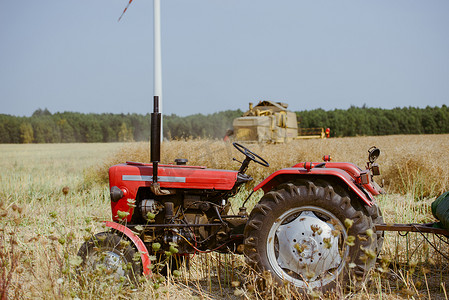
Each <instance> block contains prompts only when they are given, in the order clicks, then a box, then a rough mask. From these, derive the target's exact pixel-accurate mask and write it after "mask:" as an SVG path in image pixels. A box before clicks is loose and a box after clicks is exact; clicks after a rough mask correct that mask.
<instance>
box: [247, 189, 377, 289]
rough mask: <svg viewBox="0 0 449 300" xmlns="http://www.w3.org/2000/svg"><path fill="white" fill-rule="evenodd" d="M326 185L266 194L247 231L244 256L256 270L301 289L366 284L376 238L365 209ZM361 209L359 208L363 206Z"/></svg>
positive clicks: (257, 207)
mask: <svg viewBox="0 0 449 300" xmlns="http://www.w3.org/2000/svg"><path fill="white" fill-rule="evenodd" d="M336 190H338V191H339V192H340V193H343V192H342V191H343V189H340V188H337V187H336V188H335V189H334V188H333V187H332V186H331V185H330V184H328V183H326V182H320V183H319V185H318V183H317V185H315V184H314V183H312V182H310V181H304V182H300V183H296V184H293V183H286V184H281V185H280V186H278V187H277V188H275V189H274V190H272V191H270V192H268V193H266V194H265V195H264V196H263V197H262V199H261V200H260V202H259V203H258V204H257V205H256V206H255V207H254V209H253V210H252V212H251V214H250V216H249V220H248V223H247V225H246V227H245V232H244V235H245V242H244V243H245V255H246V257H247V260H248V262H249V264H250V266H252V267H253V268H254V269H255V270H257V271H269V272H270V273H271V275H272V277H273V278H274V279H275V281H276V282H277V283H279V284H283V283H284V282H289V283H291V284H293V285H294V286H296V287H298V288H300V289H310V288H312V289H321V290H322V291H323V292H325V291H328V290H331V289H333V288H334V287H335V286H336V285H337V284H338V283H342V284H344V283H347V282H348V281H349V280H352V279H355V280H357V281H359V280H363V278H364V277H365V276H364V274H365V273H366V272H367V271H368V270H369V269H370V268H372V267H373V265H374V263H375V258H376V253H375V251H376V245H377V244H376V243H377V241H376V240H377V237H376V234H374V232H373V229H374V227H373V223H372V220H371V218H370V217H369V216H367V212H366V210H364V208H363V206H361V205H354V206H357V208H356V207H354V206H353V205H351V199H350V198H349V197H348V196H347V195H340V194H338V193H337V192H335V191H336ZM359 206H360V207H359Z"/></svg>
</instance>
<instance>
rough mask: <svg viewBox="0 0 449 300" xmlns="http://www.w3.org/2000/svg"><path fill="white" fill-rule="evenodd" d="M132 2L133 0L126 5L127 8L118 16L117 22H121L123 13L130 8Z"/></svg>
mask: <svg viewBox="0 0 449 300" xmlns="http://www.w3.org/2000/svg"><path fill="white" fill-rule="evenodd" d="M131 2H133V0H129V3H128V5H126V7H125V10H124V11H123V12H122V15H121V16H120V18H118V21H117V22H120V20H121V19H122V17H123V15H124V14H125V12H126V10H127V9H128V7H129V5H130V4H131Z"/></svg>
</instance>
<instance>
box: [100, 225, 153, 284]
mask: <svg viewBox="0 0 449 300" xmlns="http://www.w3.org/2000/svg"><path fill="white" fill-rule="evenodd" d="M104 224H105V225H106V226H107V227H109V228H113V229H115V230H118V231H120V232H122V233H123V234H125V235H126V236H127V237H128V238H129V239H130V240H131V241H132V242H133V243H134V245H135V246H136V248H137V250H138V251H139V252H140V257H141V258H142V267H143V274H145V275H151V269H150V267H151V260H150V256H149V254H148V250H147V247H146V246H145V244H144V243H143V242H142V240H141V239H140V238H139V237H138V236H137V235H135V234H134V233H133V232H132V231H131V229H129V228H128V227H126V226H123V225H121V224H118V223H115V222H110V221H105V222H104Z"/></svg>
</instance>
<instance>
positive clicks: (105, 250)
mask: <svg viewBox="0 0 449 300" xmlns="http://www.w3.org/2000/svg"><path fill="white" fill-rule="evenodd" d="M138 253H139V252H137V250H136V249H135V248H134V247H133V245H132V243H131V242H130V241H129V240H128V239H126V238H125V237H123V236H121V235H119V234H117V233H114V232H101V233H98V234H96V235H95V236H93V237H92V238H91V239H90V240H88V241H87V242H85V243H84V244H83V245H82V246H81V248H80V250H79V251H78V256H80V257H81V258H82V260H83V262H82V264H81V267H82V269H83V273H82V274H85V275H87V277H88V278H87V280H89V281H90V280H92V279H94V278H95V279H100V278H111V279H113V280H114V281H115V282H117V283H120V282H135V281H136V279H137V277H138V276H139V275H141V274H142V266H141V263H140V255H139V254H138Z"/></svg>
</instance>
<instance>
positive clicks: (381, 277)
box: [0, 135, 449, 299]
mask: <svg viewBox="0 0 449 300" xmlns="http://www.w3.org/2000/svg"><path fill="white" fill-rule="evenodd" d="M448 137H449V136H448V135H428V136H391V137H358V138H341V139H329V140H307V141H298V142H294V143H290V144H286V145H257V144H256V145H249V148H250V149H251V150H253V151H254V152H256V153H258V154H260V155H261V156H262V157H264V158H266V159H267V160H268V161H269V162H270V164H271V165H270V168H269V169H267V168H263V167H261V166H258V165H256V164H251V165H250V168H249V170H248V173H249V174H251V175H252V176H253V177H254V178H255V180H254V181H255V182H260V180H262V179H263V178H264V177H266V176H267V175H268V174H269V173H271V172H273V171H275V170H277V169H279V168H283V167H289V166H291V165H293V164H295V163H297V162H301V161H321V157H322V155H324V154H330V155H332V156H333V159H334V161H351V162H354V163H356V164H358V165H360V166H362V167H363V166H364V164H365V162H366V159H367V154H368V153H367V149H368V148H369V147H371V146H373V145H376V146H377V147H379V148H380V149H381V150H382V154H381V157H380V159H379V164H380V166H381V170H382V173H383V175H382V178H383V179H384V180H385V184H386V188H387V190H388V191H389V192H391V193H392V194H389V195H385V196H382V197H380V198H379V203H380V206H381V208H382V210H383V213H384V217H385V220H386V221H387V222H396V223H408V222H429V221H434V218H433V217H432V215H431V213H430V208H429V205H430V203H431V201H432V200H433V199H434V197H435V196H436V195H438V194H439V193H440V192H442V191H444V190H449V186H448V184H449V180H448V172H447V171H446V169H445V168H444V167H443V163H441V162H444V161H446V160H447V159H448V156H449V153H448V151H447V150H446V149H445V145H444V142H445V141H447V140H448ZM0 150H1V153H2V156H1V158H0V167H1V168H2V172H1V173H0V183H1V185H0V186H1V190H0V202H1V203H2V204H1V205H0V235H1V237H2V239H1V244H0V258H1V260H2V261H1V263H2V266H5V267H3V268H2V272H3V273H0V280H3V279H1V278H8V276H7V275H9V274H11V277H10V280H9V281H8V282H9V285H8V295H9V298H11V299H12V298H17V299H25V298H26V299H28V298H39V299H42V298H56V299H59V298H64V299H65V298H80V299H98V298H103V299H111V298H114V299H141V298H157V297H159V298H163V299H195V297H196V298H197V299H219V298H225V299H229V298H231V299H233V298H235V299H263V298H271V297H274V295H277V297H279V298H288V297H290V298H294V295H296V294H295V292H294V291H292V290H288V289H280V290H279V289H275V288H274V287H273V286H271V287H270V288H269V289H267V290H263V289H259V288H258V287H257V284H256V282H255V277H252V276H246V275H247V272H246V269H245V268H246V267H245V264H244V260H243V257H241V256H237V255H230V254H220V255H219V254H207V255H205V254H202V255H196V256H195V257H194V258H193V259H192V267H191V269H190V271H187V270H186V269H182V270H183V272H182V276H181V278H180V279H176V280H175V279H174V278H173V277H171V276H169V277H168V278H167V279H165V281H163V282H160V283H158V284H159V288H158V289H156V288H155V286H156V287H157V285H156V283H157V282H153V281H150V280H146V281H144V282H143V283H142V284H141V286H140V287H139V288H138V289H135V290H133V289H131V287H121V288H119V289H117V288H114V287H113V286H108V285H101V283H100V282H91V283H90V284H88V285H81V284H80V281H79V280H77V276H78V274H77V273H76V272H75V269H76V266H77V264H78V262H77V259H76V253H77V250H78V248H79V246H80V245H81V244H82V242H83V241H84V239H85V238H89V237H90V236H91V235H92V234H94V233H97V232H100V231H102V230H104V229H102V228H101V226H100V225H99V223H98V222H97V220H103V219H110V206H109V195H108V189H107V186H105V185H104V184H100V185H98V184H94V183H95V182H104V180H105V178H106V176H107V173H106V171H107V167H109V166H110V165H111V164H115V163H121V162H124V161H126V160H135V161H143V162H145V161H148V160H149V158H148V157H149V153H148V152H149V149H148V144H147V143H131V144H125V145H122V144H96V145H94V144H68V145H0ZM232 157H236V158H237V159H241V158H242V155H241V154H239V153H238V152H237V151H235V149H234V148H233V147H232V146H231V145H230V144H228V143H224V142H222V141H208V140H194V141H171V142H164V143H163V145H162V160H163V162H164V163H171V162H173V161H174V159H175V158H187V159H189V164H190V165H206V166H208V167H211V168H224V169H234V170H236V169H238V167H239V163H237V162H233V161H232ZM98 162H101V164H99V163H98ZM91 166H94V167H91ZM101 178H103V179H101ZM66 186H67V187H69V192H68V193H67V195H64V193H62V189H63V187H66ZM259 197H260V195H256V196H253V198H254V199H253V203H252V204H254V203H255V202H256V201H257V199H258V198H259ZM243 198H244V197H238V198H237V199H235V200H234V201H235V202H236V203H237V204H236V207H238V204H239V203H238V202H241V201H242V199H243ZM427 237H428V238H429V239H430V240H431V241H432V242H434V243H435V244H436V246H437V247H438V249H439V250H440V251H443V252H444V251H445V253H446V255H447V254H448V250H449V249H448V248H449V247H448V246H447V244H443V243H442V242H440V241H437V240H436V239H435V237H434V236H432V235H427ZM381 257H382V258H383V263H381V262H380V263H379V264H378V265H377V270H375V271H373V272H372V273H371V274H370V278H371V280H370V281H369V282H368V283H367V284H366V285H365V286H363V287H362V289H361V290H359V291H358V292H357V293H352V292H347V291H343V290H342V291H339V293H337V294H335V295H333V296H332V295H331V296H328V297H329V298H332V299H338V298H340V297H346V298H353V299H366V298H371V299H402V298H431V299H436V298H441V299H447V296H446V295H447V292H448V291H447V289H449V286H448V284H447V282H449V265H448V261H446V260H444V259H443V258H442V256H440V255H439V254H438V253H437V252H436V251H435V250H434V249H433V248H431V247H429V246H427V243H426V242H425V241H424V240H423V238H422V237H421V236H420V235H419V234H417V233H410V234H409V235H408V236H407V237H401V236H399V235H398V234H397V233H387V234H386V239H385V243H384V247H383V251H382V253H381ZM2 274H3V275H5V276H6V277H2V276H3V275H2ZM4 282H6V281H1V282H0V286H1V285H2V284H3V283H4ZM0 292H1V291H0ZM317 296H319V295H317Z"/></svg>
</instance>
